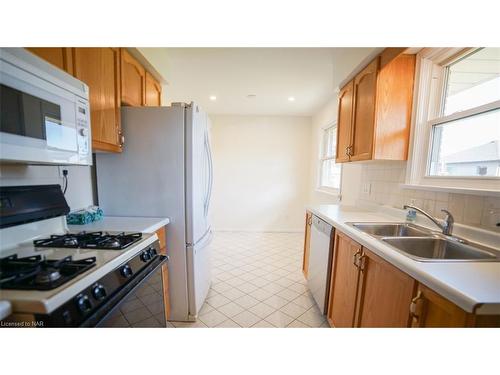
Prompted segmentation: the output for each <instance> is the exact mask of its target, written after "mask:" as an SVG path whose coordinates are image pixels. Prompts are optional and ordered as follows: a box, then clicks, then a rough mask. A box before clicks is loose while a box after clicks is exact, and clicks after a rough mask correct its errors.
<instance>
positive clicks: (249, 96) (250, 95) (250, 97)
mask: <svg viewBox="0 0 500 375" xmlns="http://www.w3.org/2000/svg"><path fill="white" fill-rule="evenodd" d="M256 96H257V95H255V94H248V95H247V98H248V99H254V98H255V97H256Z"/></svg>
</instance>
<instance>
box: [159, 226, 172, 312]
mask: <svg viewBox="0 0 500 375" xmlns="http://www.w3.org/2000/svg"><path fill="white" fill-rule="evenodd" d="M156 235H157V236H158V242H159V243H160V254H162V255H167V256H168V251H167V231H166V228H165V227H161V228H160V229H158V230H157V231H156ZM161 275H162V283H163V301H164V303H165V320H168V318H169V316H170V293H169V281H168V277H169V275H168V262H167V263H166V264H164V265H163V266H162V268H161Z"/></svg>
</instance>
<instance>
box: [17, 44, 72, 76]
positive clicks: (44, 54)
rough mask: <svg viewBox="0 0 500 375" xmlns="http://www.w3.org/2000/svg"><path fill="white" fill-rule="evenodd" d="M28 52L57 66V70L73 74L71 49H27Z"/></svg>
mask: <svg viewBox="0 0 500 375" xmlns="http://www.w3.org/2000/svg"><path fill="white" fill-rule="evenodd" d="M26 49H27V50H28V51H30V52H32V53H34V54H35V55H37V56H39V57H41V58H42V59H44V60H45V61H47V62H49V63H51V64H52V65H55V66H57V67H58V68H59V69H62V70H64V71H66V72H67V73H69V74H73V61H72V59H73V56H72V53H71V50H72V49H71V48H65V47H29V48H26Z"/></svg>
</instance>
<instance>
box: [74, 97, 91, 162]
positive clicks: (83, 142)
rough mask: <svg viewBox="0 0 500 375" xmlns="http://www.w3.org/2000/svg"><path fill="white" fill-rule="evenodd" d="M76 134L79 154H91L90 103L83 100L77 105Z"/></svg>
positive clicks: (85, 155) (84, 155)
mask: <svg viewBox="0 0 500 375" xmlns="http://www.w3.org/2000/svg"><path fill="white" fill-rule="evenodd" d="M76 134H77V140H78V154H79V155H80V156H82V157H83V158H86V157H87V156H88V155H89V154H90V113H89V105H88V103H84V102H81V101H78V102H77V105H76Z"/></svg>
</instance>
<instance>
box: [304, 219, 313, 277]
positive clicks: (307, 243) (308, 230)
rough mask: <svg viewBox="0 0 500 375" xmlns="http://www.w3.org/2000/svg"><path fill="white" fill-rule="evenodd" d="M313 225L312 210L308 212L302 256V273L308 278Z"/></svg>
mask: <svg viewBox="0 0 500 375" xmlns="http://www.w3.org/2000/svg"><path fill="white" fill-rule="evenodd" d="M311 225H312V214H311V213H310V212H307V213H306V229H305V235H304V256H303V258H302V273H303V274H304V277H305V278H307V271H308V270H309V250H310V247H311Z"/></svg>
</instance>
